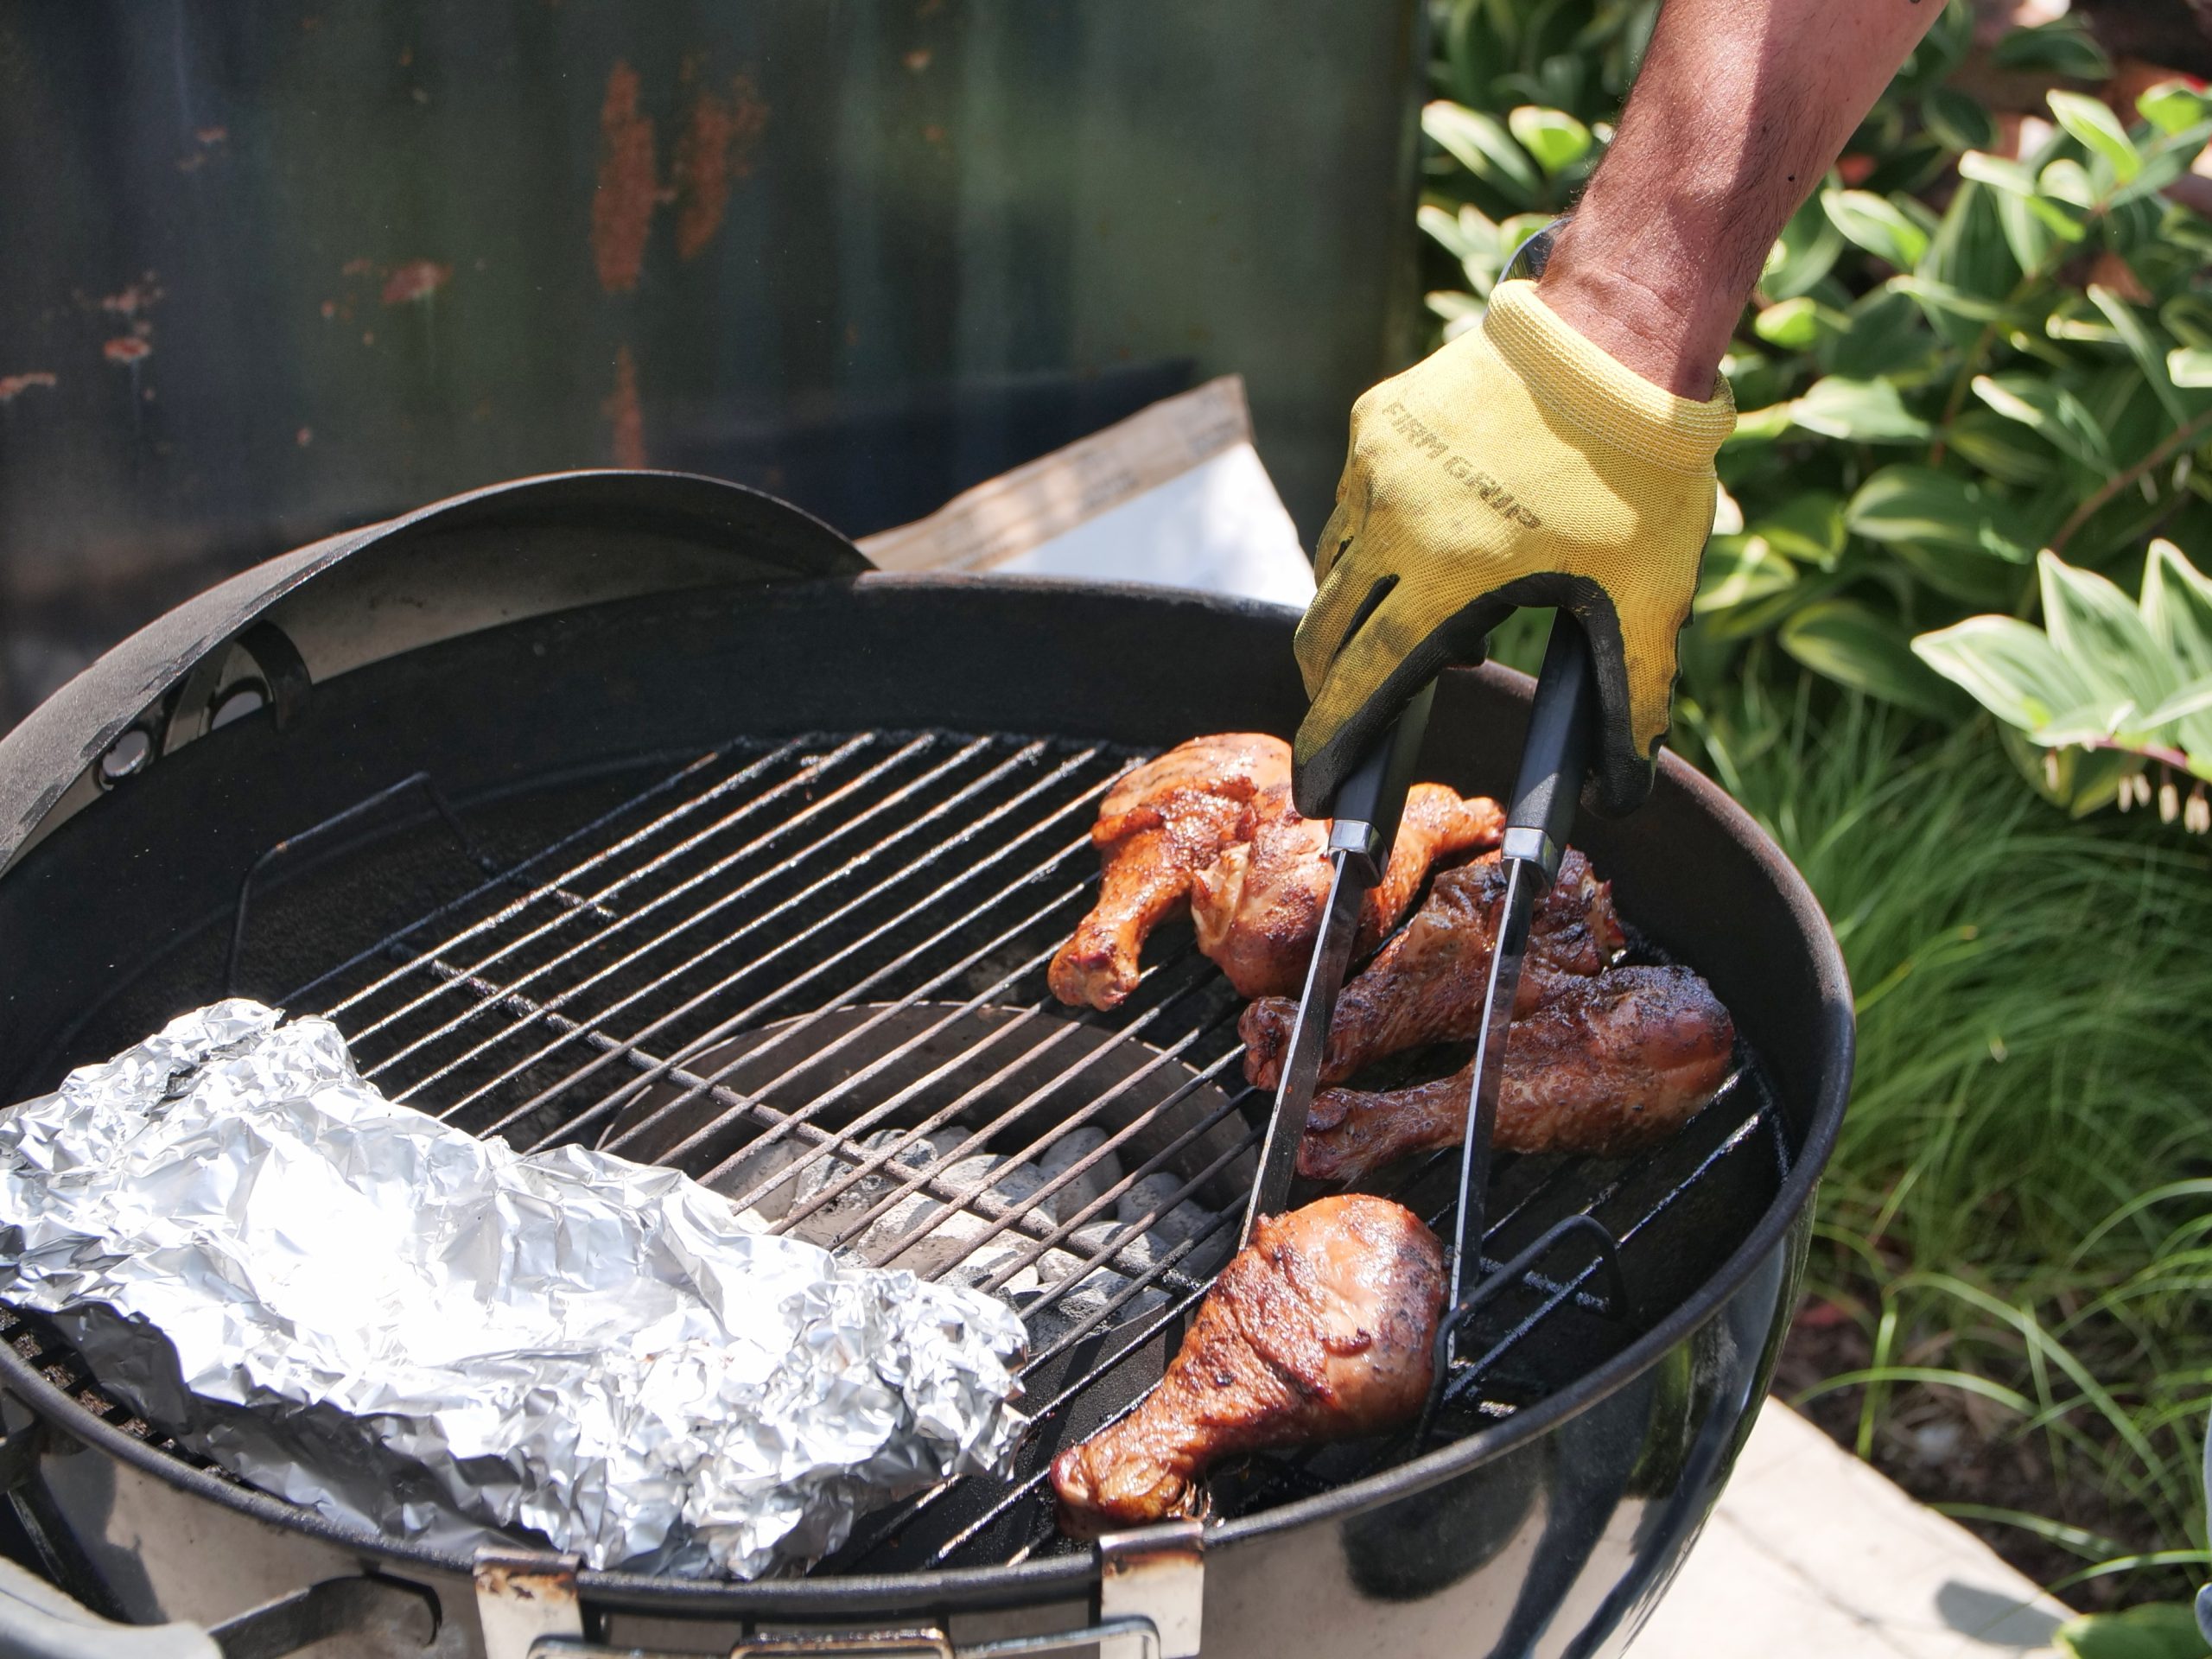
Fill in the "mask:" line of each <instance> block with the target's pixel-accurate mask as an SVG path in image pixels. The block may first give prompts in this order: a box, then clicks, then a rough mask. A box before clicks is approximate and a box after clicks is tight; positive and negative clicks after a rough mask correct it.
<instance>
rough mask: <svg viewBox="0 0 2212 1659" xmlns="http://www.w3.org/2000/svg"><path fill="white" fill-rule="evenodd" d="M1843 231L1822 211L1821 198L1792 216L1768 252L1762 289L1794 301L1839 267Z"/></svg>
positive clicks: (1764, 291)
mask: <svg viewBox="0 0 2212 1659" xmlns="http://www.w3.org/2000/svg"><path fill="white" fill-rule="evenodd" d="M1842 251H1843V232H1840V231H1839V230H1837V229H1836V227H1835V225H1834V221H1833V220H1831V219H1829V218H1828V216H1827V213H1824V212H1822V211H1821V204H1820V200H1819V199H1818V198H1817V197H1815V198H1814V199H1813V200H1808V201H1807V202H1806V203H1805V205H1804V206H1803V207H1800V208H1798V210H1797V211H1796V213H1793V214H1792V215H1791V216H1790V219H1789V223H1788V224H1787V225H1785V226H1783V227H1782V234H1781V236H1780V237H1778V238H1776V240H1775V244H1774V246H1773V247H1772V248H1771V249H1770V251H1768V253H1767V257H1766V267H1765V269H1764V270H1763V271H1762V272H1761V273H1760V276H1759V289H1760V291H1761V292H1762V293H1764V295H1765V296H1767V297H1768V298H1769V299H1770V300H1794V299H1796V297H1797V296H1799V295H1801V294H1803V293H1806V292H1808V291H1809V290H1810V289H1812V287H1813V286H1814V284H1815V283H1818V282H1820V281H1821V278H1823V277H1826V276H1827V274H1828V272H1829V271H1831V270H1834V268H1835V262H1836V256H1837V255H1838V254H1840V253H1841V252H1842Z"/></svg>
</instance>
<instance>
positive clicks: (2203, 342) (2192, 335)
mask: <svg viewBox="0 0 2212 1659" xmlns="http://www.w3.org/2000/svg"><path fill="white" fill-rule="evenodd" d="M2158 321H2160V322H2163V323H2164V324H2165V326H2166V332H2167V333H2168V334H2171V335H2172V336H2173V337H2174V338H2175V339H2176V340H2179V341H2181V343H2182V344H2183V345H2184V346H2212V300H2207V299H2205V298H2204V297H2203V296H2202V295H2198V294H2177V295H2175V296H2174V297H2173V298H2171V300H2168V301H2167V302H2165V303H2164V305H2162V306H2160V307H2159V308H2158Z"/></svg>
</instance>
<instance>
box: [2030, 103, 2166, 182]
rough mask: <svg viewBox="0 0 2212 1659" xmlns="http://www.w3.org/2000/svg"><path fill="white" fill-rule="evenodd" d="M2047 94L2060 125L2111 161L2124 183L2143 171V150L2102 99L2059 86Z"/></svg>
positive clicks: (2116, 174)
mask: <svg viewBox="0 0 2212 1659" xmlns="http://www.w3.org/2000/svg"><path fill="white" fill-rule="evenodd" d="M2044 97H2045V98H2047V99H2049V100H2050V112H2051V113H2052V114H2053V115H2055V116H2056V117H2057V118H2058V124H2059V125H2060V126H2062V127H2063V128H2065V129H2066V130H2067V131H2069V132H2070V133H2072V134H2073V135H2074V136H2075V137H2076V138H2078V139H2080V140H2081V141H2082V143H2084V144H2085V145H2087V146H2088V148H2089V149H2092V150H2094V151H2095V152H2096V153H2097V154H2098V155H2100V156H2103V157H2104V158H2105V160H2107V162H2111V163H2112V170H2113V176H2114V177H2116V178H2118V179H2119V181H2120V182H2121V183H2122V184H2125V183H2126V182H2127V181H2128V180H2130V179H2132V178H2133V177H2134V176H2135V175H2137V174H2138V173H2139V172H2141V171H2142V170H2143V152H2142V151H2141V150H2139V149H2136V148H2135V141H2134V140H2133V138H2130V137H2128V136H2127V129H2126V127H2124V126H2122V125H2121V124H2120V118H2119V117H2118V116H2116V115H2114V114H2113V112H2112V111H2111V109H2110V108H2109V107H2108V106H2107V105H2106V104H2105V103H2104V102H2103V100H2102V99H2094V98H2089V97H2087V96H2085V95H2083V94H2082V93H2080V92H2060V91H2058V90H2056V88H2054V89H2052V90H2051V91H2050V92H2046V93H2045V94H2044Z"/></svg>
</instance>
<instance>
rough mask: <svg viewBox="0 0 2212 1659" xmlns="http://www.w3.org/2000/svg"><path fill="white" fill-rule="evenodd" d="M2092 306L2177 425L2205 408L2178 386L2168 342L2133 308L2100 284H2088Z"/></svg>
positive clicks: (2201, 400) (2200, 401)
mask: <svg viewBox="0 0 2212 1659" xmlns="http://www.w3.org/2000/svg"><path fill="white" fill-rule="evenodd" d="M2089 302H2090V303H2091V304H2092V305H2094V306H2095V307H2096V308H2097V309H2098V310H2100V311H2101V312H2103V313H2104V315H2105V319H2106V321H2108V322H2110V323H2111V324H2112V327H2113V333H2114V334H2118V335H2119V336H2120V343H2121V344H2122V345H2124V346H2126V347H2127V354H2128V355H2129V356H2130V357H2132V358H2133V359H2135V363H2136V366H2137V367H2138V368H2139V369H2141V370H2142V371H2143V378H2144V380H2145V383H2146V384H2147V385H2149V386H2150V388H2151V391H2152V394H2153V395H2154V396H2155V397H2157V398H2158V402H2159V404H2160V405H2161V406H2162V407H2163V408H2164V410H2165V411H2166V413H2167V414H2168V415H2169V416H2171V417H2172V418H2173V421H2174V423H2175V424H2176V425H2179V424H2181V423H2183V422H2184V421H2186V420H2188V419H2189V417H2190V416H2192V415H2194V414H2195V413H2196V411H2197V410H2199V409H2201V408H2202V407H2203V406H2204V399H2202V397H2189V396H2188V395H2186V394H2185V393H2184V392H2183V391H2182V389H2181V388H2180V386H2179V385H2177V383H2176V381H2175V379H2174V375H2173V371H2172V369H2171V367H2170V366H2169V365H2168V364H2167V361H2166V358H2167V348H2166V346H2165V342H2164V340H2161V339H2158V338H2157V337H2155V336H2153V335H2152V333H2151V329H2150V326H2149V325H2148V324H2147V323H2145V321H2143V319H2142V318H2141V317H2139V316H2138V315H2136V312H2135V308H2134V307H2133V306H2132V305H2130V304H2128V302H2126V300H2123V299H2121V298H2120V296H2119V295H2117V294H2115V293H2113V291H2112V289H2108V288H2106V287H2104V286H2102V285H2101V283H2090V284H2089Z"/></svg>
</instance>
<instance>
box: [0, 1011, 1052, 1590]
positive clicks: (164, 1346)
mask: <svg viewBox="0 0 2212 1659" xmlns="http://www.w3.org/2000/svg"><path fill="white" fill-rule="evenodd" d="M0 1297H4V1298H5V1299H6V1300H9V1301H10V1302H12V1303H14V1304H16V1306H20V1307H24V1308H29V1309H35V1310H36V1311H38V1312H40V1313H44V1314H47V1315H48V1316H49V1317H50V1318H51V1319H53V1320H54V1323H55V1324H56V1325H58V1326H59V1327H60V1330H61V1332H62V1334H63V1335H64V1336H66V1337H67V1338H68V1339H69V1340H70V1341H71V1342H72V1343H73V1344H75V1345H76V1347H77V1348H78V1349H79V1351H80V1352H81V1353H82V1354H83V1355H84V1357H85V1359H86V1363H88V1364H90V1365H91V1367H92V1372H93V1375H94V1376H97V1377H98V1378H99V1381H100V1383H101V1384H102V1385H103V1386H104V1387H105V1388H106V1389H109V1390H111V1392H112V1393H114V1394H115V1395H118V1396H119V1397H121V1398H122V1399H124V1401H126V1402H129V1404H130V1406H131V1407H132V1408H133V1409H135V1410H137V1412H139V1413H140V1414H143V1416H144V1417H145V1418H146V1419H147V1421H149V1422H153V1423H156V1424H158V1425H160V1426H161V1427H162V1428H164V1429H166V1430H168V1432H169V1433H173V1434H175V1436H176V1437H177V1438H178V1440H181V1442H182V1443H183V1444H185V1445H186V1446H189V1447H191V1448H193V1449H194V1450H195V1451H197V1452H202V1453H204V1454H205V1455H207V1457H209V1458H211V1459H213V1460H214V1461H215V1462H217V1463H218V1464H219V1465H222V1466H223V1467H224V1468H226V1469H228V1470H230V1471H232V1472H233V1473H235V1474H238V1475H239V1476H241V1477H243V1478H245V1479H247V1480H249V1481H251V1482H252V1483H253V1484H255V1485H257V1486H260V1487H262V1488H264V1490H266V1491H271V1492H275V1493H277V1494H279V1495H281V1496H283V1497H288V1498H290V1499H292V1500H293V1501H295V1502H296V1503H302V1504H305V1505H307V1506H308V1507H309V1508H311V1509H315V1510H320V1511H321V1513H322V1514H324V1515H326V1516H330V1517H331V1518H332V1519H334V1520H337V1521H341V1522H353V1523H354V1524H357V1525H361V1526H365V1527H369V1528H372V1529H375V1530H377V1531H379V1532H382V1533H385V1534H387V1535H399V1536H404V1537H407V1538H410V1539H414V1540H416V1541H422V1542H425V1543H428V1544H430V1545H432V1546H434V1547H437V1548H447V1549H452V1550H455V1551H461V1552H467V1551H470V1550H473V1549H474V1548H475V1547H477V1546H478V1545H480V1544H483V1543H486V1542H491V1541H494V1540H493V1529H512V1528H523V1529H530V1530H531V1531H534V1532H537V1533H538V1534H541V1535H543V1537H544V1538H545V1539H546V1540H547V1541H550V1543H551V1545H552V1546H553V1548H556V1549H558V1550H562V1551H564V1552H574V1553H575V1554H581V1555H582V1557H583V1558H584V1559H585V1560H587V1561H588V1562H589V1563H590V1564H591V1565H592V1566H594V1567H626V1568H630V1569H632V1570H636V1571H645V1572H664V1573H692V1574H706V1573H727V1574H730V1575H733V1576H735V1577H739V1578H753V1577H757V1576H759V1575H761V1574H763V1573H772V1572H775V1571H777V1570H779V1569H786V1568H791V1567H796V1566H798V1565H801V1564H803V1563H804V1562H806V1561H809V1560H813V1559H815V1558H817V1557H818V1556H820V1555H822V1554H826V1553H828V1552H829V1551H830V1550H832V1549H835V1548H836V1547H837V1546H838V1545H839V1544H840V1543H842V1541H844V1539H845V1538H846V1536H847V1535H848V1534H849V1532H850V1530H851V1528H852V1525H853V1522H854V1520H855V1517H856V1516H859V1515H860V1514H861V1513H863V1512H864V1511H866V1510H868V1509H869V1508H871V1507H872V1506H874V1505H877V1504H880V1503H884V1502H887V1501H888V1500H890V1499H892V1498H894V1497H899V1496H901V1495H903V1494H906V1493H909V1492H912V1491H918V1490H921V1489H923V1488H925V1487H927V1486H930V1485H931V1484H935V1483H936V1482H938V1481H939V1480H941V1479H943V1478H946V1477H948V1476H950V1475H957V1474H969V1473H999V1474H1003V1473H1005V1472H1007V1469H1008V1468H1009V1466H1010V1465H1011V1462H1012V1459H1013V1455H1014V1450H1015V1448H1016V1446H1017V1445H1018V1444H1019V1442H1020V1438H1021V1435H1022V1433H1023V1432H1024V1430H1025V1428H1026V1427H1027V1421H1026V1420H1025V1419H1024V1418H1023V1417H1022V1416H1021V1414H1020V1413H1019V1412H1017V1411H1016V1410H1015V1409H1014V1405H1013V1402H1014V1400H1016V1399H1017V1398H1018V1397H1019V1396H1020V1383H1018V1382H1017V1380H1016V1377H1015V1371H1016V1369H1017V1368H1018V1366H1019V1363H1020V1358H1021V1357H1022V1352H1023V1348H1024V1344H1025V1341H1026V1338H1025V1334H1024V1332H1023V1329H1022V1325H1021V1322H1020V1319H1017V1318H1016V1317H1015V1316H1014V1313H1012V1312H1011V1311H1009V1310H1008V1309H1007V1307H1005V1306H1003V1305H1001V1303H999V1302H997V1301H995V1300H993V1299H992V1298H990V1297H988V1296H986V1295H984V1294H982V1293H980V1292H977V1291H973V1290H967V1289H963V1288H960V1287H955V1286H949V1285H938V1284H931V1283H928V1282H925V1281H918V1280H917V1279H915V1278H914V1277H913V1275H912V1274H908V1273H904V1272H898V1271H890V1270H884V1269H878V1268H862V1267H853V1266H848V1265H845V1264H842V1263H841V1262H838V1261H837V1260H836V1259H835V1258H834V1257H832V1256H831V1255H829V1252H828V1251H826V1250H823V1249H820V1248H819V1247H818V1246H816V1245H813V1244H809V1243H804V1242H803V1241H801V1240H798V1239H792V1238H780V1237H773V1236H769V1235H767V1234H766V1233H764V1232H762V1231H760V1230H759V1226H758V1224H757V1223H755V1222H753V1220H751V1219H749V1218H747V1217H743V1216H741V1215H740V1214H739V1213H738V1212H737V1211H735V1210H734V1208H733V1206H732V1205H730V1203H729V1202H728V1200H727V1199H726V1198H722V1197H721V1196H720V1195H718V1194H716V1193H715V1192H709V1191H708V1190H707V1189H706V1188H704V1187H702V1186H701V1185H698V1184H697V1183H696V1181H693V1180H692V1179H690V1178H689V1177H688V1176H685V1175H683V1174H681V1173H677V1172H676V1171H673V1170H667V1169H658V1168H652V1167H648V1166H643V1165H639V1164H633V1163H631V1162H629V1161H628V1160H625V1159H621V1158H617V1157H613V1156H611V1155H609V1154H605V1153H600V1152H594V1151H588V1150H586V1149H584V1148H582V1147H560V1148H558V1149H556V1150H552V1151H548V1152H541V1153H533V1154H528V1155H523V1154H517V1153H515V1152H513V1151H512V1150H511V1149H509V1148H508V1147H506V1146H505V1145H504V1144H502V1143H501V1142H499V1141H480V1140H478V1139H476V1138H475V1137H474V1136H473V1135H467V1134H465V1133H463V1132H462V1131H461V1130H459V1129H454V1128H448V1127H447V1126H446V1125H444V1124H442V1123H441V1122H438V1121H437V1120H436V1119H435V1118H434V1117H430V1116H427V1115H425V1114H424V1113H422V1112H419V1111H416V1109H413V1108H411V1107H407V1106H402V1105H397V1104H395V1103H392V1102H391V1101H388V1100H386V1099H385V1097H384V1096H381V1095H380V1094H378V1092H377V1091H376V1090H374V1089H373V1088H372V1087H371V1086H370V1085H369V1084H366V1083H365V1082H364V1081H363V1080H362V1078H361V1077H360V1076H359V1073H358V1072H356V1071H355V1070H354V1069H353V1062H352V1060H351V1058H349V1056H348V1055H347V1053H346V1043H345V1039H343V1038H342V1037H341V1036H340V1033H339V1032H338V1029H337V1027H334V1026H333V1025H331V1024H330V1023H329V1022H328V1021H327V1020H319V1019H299V1020H289V1021H288V1020H284V1018H283V1015H282V1014H278V1013H277V1011H275V1010H273V1009H270V1008H267V1007H262V1006H261V1005H260V1004H258V1003H255V1002H250V1001H242V1000H240V1001H226V1002H219V1003H217V1004H215V1005H214V1006H213V1007H207V1008H202V1009H200V1010H198V1011H196V1012H194V1013H192V1014H186V1015H184V1016H182V1017H181V1018H180V1019H177V1020H173V1021H171V1022H170V1024H169V1025H168V1027H167V1028H166V1029H165V1030H163V1031H162V1033H161V1034H160V1035H158V1036H156V1037H154V1038H151V1039H149V1040H147V1041H146V1042H143V1043H141V1044H140V1045H139V1046H137V1047H136V1048H133V1049H130V1051H128V1052H125V1053H123V1054H120V1055H118V1056H117V1057H116V1058H114V1059H112V1060H110V1061H109V1062H107V1063H106V1064H105V1065H92V1066H86V1067H84V1068H83V1069H81V1070H79V1071H75V1072H73V1073H72V1074H71V1075H70V1077H69V1078H68V1080H67V1082H66V1083H65V1084H63V1085H62V1086H61V1089H60V1091H59V1092H57V1093H55V1094H52V1095H48V1096H45V1097H44V1098H42V1099H39V1100H34V1101H30V1102H28V1103H25V1104H23V1105H21V1106H18V1107H16V1108H15V1109H13V1110H11V1111H9V1112H7V1113H5V1114H3V1115H0Z"/></svg>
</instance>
